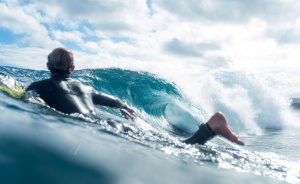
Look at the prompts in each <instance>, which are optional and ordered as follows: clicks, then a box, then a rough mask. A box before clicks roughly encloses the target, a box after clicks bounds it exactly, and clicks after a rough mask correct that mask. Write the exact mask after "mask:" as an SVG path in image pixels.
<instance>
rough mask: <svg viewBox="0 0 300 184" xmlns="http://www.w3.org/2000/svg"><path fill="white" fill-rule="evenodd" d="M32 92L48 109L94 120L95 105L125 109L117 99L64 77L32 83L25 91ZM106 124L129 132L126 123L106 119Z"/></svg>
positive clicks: (53, 77)
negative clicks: (81, 115)
mask: <svg viewBox="0 0 300 184" xmlns="http://www.w3.org/2000/svg"><path fill="white" fill-rule="evenodd" d="M30 90H34V91H35V92H37V93H38V94H39V96H40V98H41V99H43V100H44V101H45V103H46V104H47V105H49V106H50V107H52V108H54V109H56V110H58V111H60V112H63V113H66V114H72V113H80V114H83V115H86V116H89V117H93V118H95V117H96V116H95V115H96V113H95V106H94V104H95V105H103V106H108V107H112V108H126V105H125V104H124V103H122V102H121V101H120V100H119V99H117V98H114V97H112V96H109V95H106V94H103V93H100V92H98V91H96V90H94V89H92V88H91V87H89V86H85V85H83V84H82V83H81V82H79V81H76V80H74V79H71V78H68V77H65V76H60V75H59V76H52V77H51V78H50V79H46V80H42V81H38V82H34V83H32V84H30V85H29V86H28V88H27V89H26V91H30ZM106 121H107V122H108V124H110V125H111V126H113V127H116V128H118V129H120V130H124V131H128V130H131V128H129V126H128V125H127V124H126V123H122V122H120V121H117V120H112V119H107V120H106Z"/></svg>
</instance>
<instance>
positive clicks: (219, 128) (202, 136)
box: [183, 112, 244, 145]
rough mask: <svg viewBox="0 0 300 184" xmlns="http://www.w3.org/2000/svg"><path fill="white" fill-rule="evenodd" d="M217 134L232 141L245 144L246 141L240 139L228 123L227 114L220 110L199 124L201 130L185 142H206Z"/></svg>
mask: <svg viewBox="0 0 300 184" xmlns="http://www.w3.org/2000/svg"><path fill="white" fill-rule="evenodd" d="M215 135H221V136H223V137H225V138H227V139H229V140H230V141H232V142H235V143H237V144H239V145H244V142H242V141H241V140H239V138H238V137H237V136H236V135H235V133H234V131H233V130H232V129H231V127H230V126H229V125H228V123H227V121H226V118H225V116H224V115H223V114H222V113H219V112H217V113H215V114H214V115H213V116H212V117H211V118H210V119H209V120H208V122H207V123H206V124H201V125H200V126H199V130H198V131H197V132H196V133H195V134H194V135H192V136H191V137H190V138H188V139H187V140H185V141H183V142H185V143H187V144H196V143H198V144H205V143H206V142H207V141H208V140H210V139H212V138H213V137H214V136H215Z"/></svg>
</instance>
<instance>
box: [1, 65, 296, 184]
mask: <svg viewBox="0 0 300 184" xmlns="http://www.w3.org/2000/svg"><path fill="white" fill-rule="evenodd" d="M47 78H49V72H48V71H43V70H31V69H24V68H16V67H5V66H0V89H1V90H0V111H1V113H0V176H1V179H0V181H1V183H116V184H119V183H132V184H140V183H143V184H144V183H149V184H154V183H175V184H176V183H208V184H210V183H211V184H214V183H224V184H231V183H255V184H256V183H263V184H265V183H272V184H273V183H293V184H296V183H300V155H299V149H300V143H299V139H300V135H299V130H300V124H299V122H300V110H299V109H298V108H293V107H292V100H291V91H292V89H291V86H290V85H288V82H287V79H286V78H284V77H278V76H277V75H270V74H259V73H250V72H249V73H248V72H245V71H241V70H234V69H230V68H218V69H214V70H208V69H203V68H199V67H197V68H195V67H193V66H191V67H187V69H186V70H184V69H182V70H176V71H166V70H164V69H163V68H160V69H159V68H155V67H152V69H151V67H148V70H147V71H145V70H140V69H138V68H133V67H131V68H101V69H83V70H76V71H75V72H74V73H73V74H72V78H75V79H77V80H79V81H81V82H82V83H84V84H85V85H89V86H91V87H93V88H94V89H96V90H98V91H101V92H104V93H106V94H109V95H113V96H116V97H118V98H120V99H121V100H122V101H124V102H126V103H127V104H128V105H130V106H131V107H133V108H134V109H135V110H136V112H137V115H138V118H137V120H136V121H135V122H133V121H129V120H125V119H124V118H122V117H121V115H120V112H119V111H118V110H115V109H111V108H106V107H102V106H96V112H97V115H98V116H99V117H101V118H102V119H103V121H101V122H100V123H99V122H98V123H96V122H94V121H93V120H92V119H88V118H86V117H83V116H81V115H80V114H71V115H66V114H62V113H60V112H58V111H56V110H55V109H51V108H50V107H48V106H47V105H46V104H44V103H42V102H41V101H40V100H39V98H38V97H37V96H35V95H33V94H28V95H27V96H26V99H25V100H24V99H21V98H19V96H18V90H20V89H25V88H26V87H27V86H28V85H29V84H30V83H32V82H34V81H39V80H43V79H47ZM215 112H222V113H223V114H224V115H225V116H226V117H227V120H228V122H229V124H230V125H231V126H232V127H233V129H234V130H235V132H236V133H237V134H238V135H239V136H240V139H241V140H243V141H244V142H245V144H246V145H245V146H244V147H240V146H237V145H235V144H232V143H230V142H228V141H226V140H224V139H223V138H221V137H216V138H214V139H213V140H211V141H209V142H208V143H207V144H206V145H186V144H184V143H182V142H181V140H183V139H185V138H187V137H189V136H190V135H191V134H192V133H193V132H195V131H196V130H197V128H198V125H199V124H200V123H205V122H206V121H207V120H208V119H209V118H210V116H211V115H213V114H214V113H215ZM107 118H113V119H117V120H120V121H126V123H128V124H130V125H131V126H133V127H134V128H136V129H137V130H138V131H137V132H138V133H135V134H132V133H124V132H120V131H118V130H116V129H114V128H112V127H110V126H109V125H107V124H106V123H105V119H107Z"/></svg>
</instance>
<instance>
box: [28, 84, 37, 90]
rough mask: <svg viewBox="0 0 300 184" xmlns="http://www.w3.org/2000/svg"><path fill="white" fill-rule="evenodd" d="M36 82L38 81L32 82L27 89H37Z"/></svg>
mask: <svg viewBox="0 0 300 184" xmlns="http://www.w3.org/2000/svg"><path fill="white" fill-rule="evenodd" d="M35 84H36V83H32V84H30V85H29V86H28V87H27V88H26V91H30V90H35V88H36V87H35Z"/></svg>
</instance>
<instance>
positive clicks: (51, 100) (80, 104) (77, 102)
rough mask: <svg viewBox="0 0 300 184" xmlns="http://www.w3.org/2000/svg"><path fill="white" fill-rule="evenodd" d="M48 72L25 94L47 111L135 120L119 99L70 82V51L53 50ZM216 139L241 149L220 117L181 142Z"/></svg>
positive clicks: (120, 125)
mask: <svg viewBox="0 0 300 184" xmlns="http://www.w3.org/2000/svg"><path fill="white" fill-rule="evenodd" d="M47 68H48V70H50V75H51V77H50V79H46V80H42V81H38V82H34V83H32V84H30V85H29V86H28V88H27V89H26V91H31V90H33V91H35V92H36V93H37V94H38V95H39V97H40V98H41V99H42V100H44V101H45V103H46V104H48V105H49V106H50V107H52V108H54V109H56V110H58V111H60V112H63V113H66V114H71V113H80V114H83V115H86V116H89V117H95V116H96V112H95V106H94V105H102V106H108V107H111V108H119V109H120V111H121V114H122V115H123V116H124V117H125V118H126V119H132V120H134V119H135V118H136V113H135V111H134V110H133V109H132V108H131V107H129V106H128V105H126V104H125V103H123V102H122V101H120V100H119V99H117V98H115V97H112V96H109V95H106V94H104V93H101V92H98V91H96V90H94V89H92V88H91V87H89V86H85V85H83V84H82V83H81V82H79V81H77V80H74V79H72V78H70V74H71V73H72V72H73V71H74V70H75V66H74V58H73V53H72V52H71V51H69V50H67V49H65V48H56V49H54V50H53V51H52V52H51V53H50V54H49V55H48V62H47ZM107 122H108V124H110V125H111V126H113V127H116V128H118V129H120V130H123V131H130V130H131V129H130V127H128V126H126V125H125V124H123V123H122V122H119V121H116V120H109V121H107ZM215 135H221V136H223V137H225V138H227V139H229V140H230V141H232V142H235V143H237V144H239V145H244V143H243V142H242V141H241V140H239V138H238V137H237V136H236V135H235V133H234V132H233V130H232V129H231V128H230V126H229V125H228V123H227V121H226V119H225V117H224V115H223V114H221V113H216V114H214V115H213V116H212V117H211V118H210V119H209V121H208V122H207V123H206V124H201V125H200V126H199V130H198V131H197V132H196V133H195V134H193V135H192V136H191V137H190V138H188V139H187V140H185V141H183V142H185V143H187V144H196V143H198V144H204V143H205V142H207V141H208V140H210V139H211V138H213V137H214V136H215Z"/></svg>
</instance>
